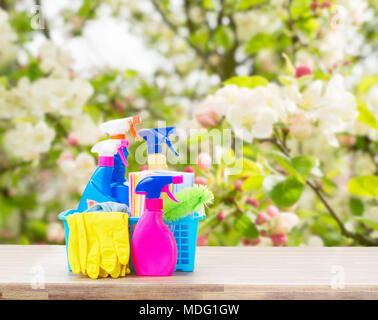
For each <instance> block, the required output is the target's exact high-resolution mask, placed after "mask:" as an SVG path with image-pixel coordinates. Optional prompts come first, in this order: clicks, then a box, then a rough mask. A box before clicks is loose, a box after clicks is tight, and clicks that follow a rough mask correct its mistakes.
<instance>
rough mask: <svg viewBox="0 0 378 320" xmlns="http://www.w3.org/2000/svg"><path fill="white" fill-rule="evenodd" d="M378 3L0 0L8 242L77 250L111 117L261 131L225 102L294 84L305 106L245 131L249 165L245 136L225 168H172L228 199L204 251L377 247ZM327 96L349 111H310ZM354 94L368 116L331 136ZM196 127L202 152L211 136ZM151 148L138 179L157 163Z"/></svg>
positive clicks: (215, 208)
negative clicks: (74, 243)
mask: <svg viewBox="0 0 378 320" xmlns="http://www.w3.org/2000/svg"><path fill="white" fill-rule="evenodd" d="M377 10H378V2H377V1H376V0H358V1H356V0H339V1H337V0H332V1H325V0H276V1H266V0H119V1H118V0H109V1H107V0H103V1H98V0H71V1H68V0H57V1H48V0H46V1H13V0H0V133H1V134H0V243H18V244H34V243H35V244H36V243H51V244H56V243H58V244H63V243H64V230H63V225H62V223H61V222H60V221H58V220H57V215H58V213H60V212H61V211H63V210H66V209H70V208H74V207H76V206H77V203H78V201H79V199H80V195H81V192H82V191H83V189H84V187H85V186H86V183H87V182H88V179H89V178H90V176H91V174H92V173H93V171H94V169H95V167H96V161H97V160H96V157H95V155H94V154H91V153H90V148H91V146H92V145H93V144H94V143H95V142H97V141H98V140H99V139H101V138H104V136H102V135H101V133H100V132H99V130H98V124H99V123H101V122H102V121H106V120H110V119H116V118H121V117H126V116H132V115H140V116H141V117H142V119H143V123H142V125H143V127H151V126H156V125H157V124H158V123H159V121H160V122H164V123H166V124H167V125H174V126H177V127H180V128H183V129H188V128H192V129H193V128H197V129H212V128H215V129H230V130H232V132H234V131H235V128H237V127H238V126H239V125H240V126H241V127H243V128H244V129H246V128H248V125H251V124H250V123H246V121H244V120H245V119H247V118H242V119H235V117H232V115H227V116H224V115H222V114H221V112H219V109H217V110H215V109H214V107H215V106H218V105H219V104H221V103H222V101H223V100H222V101H221V102H220V100H219V99H218V98H219V97H221V98H222V99H223V98H224V97H225V96H226V98H227V99H228V100H227V101H229V103H231V104H232V102H230V101H231V100H232V99H233V98H232V95H233V93H232V90H240V88H245V87H246V88H249V89H250V90H254V89H255V88H256V87H258V88H262V87H264V88H269V92H268V91H266V92H265V91H264V92H265V93H266V94H267V97H266V99H265V98H264V99H265V100H264V103H265V104H269V103H271V104H272V105H273V106H274V107H275V104H281V103H282V104H284V103H283V102H282V101H281V100H280V101H278V100H277V99H281V97H282V94H283V92H285V94H287V92H288V91H289V90H288V89H292V91H290V92H291V93H290V94H291V96H290V97H292V98H291V100H290V102H291V103H292V104H293V105H295V106H294V107H295V110H297V109H301V113H297V114H296V115H295V116H294V112H293V115H290V112H288V114H289V117H288V118H285V120H282V119H281V120H280V121H276V122H275V124H274V127H273V128H272V124H271V123H270V127H271V128H272V130H273V129H274V133H272V132H273V131H272V132H269V133H268V134H267V136H266V137H265V136H264V134H262V135H261V134H260V135H256V134H255V135H254V137H255V139H249V138H248V139H243V138H240V137H238V135H236V137H235V136H234V137H233V138H234V139H236V140H237V139H239V140H240V139H241V140H242V141H243V147H242V151H243V157H242V158H240V159H237V157H236V155H235V145H237V143H233V144H232V145H231V147H229V148H223V149H222V148H221V150H220V153H221V161H220V162H219V163H215V162H214V161H213V159H214V155H213V154H211V153H209V152H208V151H206V150H202V152H200V153H199V155H198V157H197V158H196V159H195V161H194V163H186V164H185V163H183V164H179V165H177V166H172V167H173V168H176V169H177V170H182V171H183V170H185V171H188V172H194V173H195V176H196V183H198V184H204V185H207V186H208V187H209V189H210V190H212V191H213V192H214V194H215V201H214V204H213V205H212V206H210V207H209V208H208V209H207V211H206V213H207V218H206V219H205V220H204V221H202V222H201V223H200V229H199V238H198V245H221V246H224V245H228V246H235V245H244V246H255V245H259V246H260V245H267V246H272V245H276V246H282V245H290V246H299V245H302V246H323V245H324V246H344V245H378V240H377V238H378V231H377V230H378V191H377V185H378V182H377V179H378V177H377V175H378V158H377V150H378V134H377V129H378V121H377V117H378V35H377V30H378V11H377ZM335 75H339V76H340V78H341V77H342V80H343V86H341V85H340V84H339V82H337V81H338V80H337V81H336V80H331V79H336V78H333V76H335ZM337 79H339V78H337ZM321 83H322V84H324V86H325V87H326V88H328V89H326V91H324V90H323V91H324V92H323V91H322V90H321V89H319V87H317V86H318V85H319V86H320V84H321ZM222 85H226V86H225V87H223V88H224V89H226V90H223V91H219V90H220V88H222ZM227 85H228V86H227ZM236 88H238V89H236ZM296 89H297V91H295V94H297V95H298V98H297V97H296V98H294V95H295V94H293V92H294V91H293V90H296ZM264 90H268V89H264ZM209 95H210V98H209ZM351 95H353V103H350V101H351V100H350V99H352V98H351ZM206 97H207V98H206ZM318 97H321V99H322V103H321V104H319V105H317V106H320V105H321V106H322V107H323V106H326V105H327V103H328V105H330V104H332V103H333V104H335V105H336V107H337V108H341V109H337V110H336V109H335V108H334V109H332V110H331V109H324V110H323V111H322V114H323V115H326V116H327V114H329V118H328V119H327V121H328V122H327V121H325V120H324V121H323V122H322V118H321V115H314V114H315V113H311V117H312V118H309V119H307V118H306V112H308V114H310V112H312V111H313V110H312V108H313V107H312V106H315V105H316V104H315V102H314V101H316V99H317V98H318ZM212 99H213V100H212ZM214 99H215V100H214ZM216 99H218V100H216ZM285 99H286V100H285V103H286V102H288V99H287V97H286V98H285ZM325 99H328V100H325ZM268 101H269V102H268ZM325 101H326V102H325ZM354 101H355V105H354ZM344 103H345V104H350V105H351V107H352V108H355V110H356V117H354V118H353V121H352V122H353V123H349V122H351V121H349V120H348V121H349V122H348V126H342V129H334V130H333V129H332V130H333V131H332V133H335V135H334V136H332V139H333V138H334V139H335V141H334V142H333V143H331V145H329V144H328V143H327V140H328V141H330V140H331V138H330V136H329V135H328V136H327V134H329V130H330V129H329V128H331V127H332V128H334V126H335V123H336V122H337V123H338V120H339V119H338V118H337V117H338V115H339V114H340V113H343V109H342V107H343V104H344ZM294 107H293V108H294ZM285 108H286V107H285ZM314 108H315V107H314ZM314 108H313V109H314ZM319 108H320V107H319ZM247 109H248V108H247ZM288 109H289V107H287V110H288ZM335 110H336V111H335ZM340 110H341V111H340ZM295 112H297V111H295ZM333 112H334V113H333ZM236 114H237V111H236ZM234 115H235V114H234ZM334 116H335V117H334ZM290 117H291V118H290ZM314 119H315V120H314ZM345 119H346V118H345V117H344V118H343V121H344V120H345ZM267 121H268V120H267ZM340 121H341V120H340ZM268 122H269V121H268ZM345 122H346V120H345ZM252 126H253V125H252ZM267 126H268V127H269V125H267ZM308 130H310V131H311V132H308ZM199 132H201V133H199V134H196V135H194V136H191V137H189V138H188V141H187V146H188V148H189V149H190V145H191V143H194V142H198V141H206V140H209V134H208V131H207V130H202V131H199ZM318 133H319V134H318ZM310 135H311V137H310ZM324 137H326V138H324ZM139 145H140V143H136V142H134V143H133V144H132V146H131V147H130V157H129V167H128V170H129V172H131V171H137V170H143V169H145V168H146V167H145V165H144V164H141V163H137V162H136V161H135V159H134V157H133V152H134V151H135V149H136V148H137V147H138V146H139ZM289 150H291V151H292V153H291V154H289V152H288V151H289ZM293 157H294V158H293ZM238 161H239V162H240V163H241V164H242V170H241V171H240V172H239V173H237V174H231V175H230V174H228V173H227V172H228V171H227V170H228V169H229V166H231V165H235V163H236V162H238ZM272 173H274V174H276V175H281V176H282V179H281V180H280V179H278V180H277V179H276V180H275V179H272V176H271V174H272ZM284 179H285V180H284Z"/></svg>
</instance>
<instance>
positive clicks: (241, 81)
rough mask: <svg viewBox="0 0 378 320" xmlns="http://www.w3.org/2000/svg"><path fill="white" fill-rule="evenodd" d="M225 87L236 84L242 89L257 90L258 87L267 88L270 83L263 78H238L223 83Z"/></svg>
mask: <svg viewBox="0 0 378 320" xmlns="http://www.w3.org/2000/svg"><path fill="white" fill-rule="evenodd" d="M223 84H224V85H229V84H234V85H236V86H238V87H239V88H240V87H246V88H249V89H253V88H256V87H258V86H262V87H265V86H267V85H268V84H269V81H268V80H266V79H265V78H264V77H261V76H251V77H247V76H236V77H232V78H230V79H228V80H226V81H224V82H223Z"/></svg>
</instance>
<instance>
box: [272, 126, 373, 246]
mask: <svg viewBox="0 0 378 320" xmlns="http://www.w3.org/2000/svg"><path fill="white" fill-rule="evenodd" d="M284 134H285V133H284ZM285 139H286V138H285ZM285 139H284V140H283V141H281V140H280V139H277V138H272V139H266V140H265V141H269V142H271V143H273V144H274V145H275V146H276V147H277V148H278V149H280V151H281V152H282V153H284V154H285V155H286V156H287V157H290V150H289V149H288V148H287V147H286V143H285V142H284V141H285ZM306 184H307V185H308V186H309V187H310V188H311V189H312V190H313V191H314V192H315V194H316V195H317V197H318V198H319V200H320V201H321V202H322V203H323V205H324V206H325V208H326V209H327V211H328V212H329V214H330V215H331V216H332V218H333V219H334V220H335V221H336V223H337V225H338V226H339V229H340V231H341V234H342V235H344V236H345V237H347V238H350V239H353V240H355V241H356V242H358V243H359V244H362V245H365V246H378V239H371V238H369V237H366V236H364V235H363V234H359V233H355V232H351V231H349V230H348V229H347V228H346V227H345V225H344V223H343V221H342V220H341V219H340V218H339V216H338V215H337V213H336V212H335V210H334V209H333V208H332V207H331V205H330V204H329V203H328V201H327V199H326V198H325V195H324V194H323V193H322V191H321V189H320V188H319V187H318V186H317V185H316V184H315V183H314V182H312V181H310V180H309V179H306Z"/></svg>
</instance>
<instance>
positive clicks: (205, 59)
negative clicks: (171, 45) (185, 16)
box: [151, 0, 216, 72]
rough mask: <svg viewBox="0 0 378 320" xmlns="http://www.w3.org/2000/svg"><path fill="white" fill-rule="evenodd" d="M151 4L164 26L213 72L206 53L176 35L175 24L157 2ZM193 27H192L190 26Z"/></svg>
mask: <svg viewBox="0 0 378 320" xmlns="http://www.w3.org/2000/svg"><path fill="white" fill-rule="evenodd" d="M151 2H152V5H153V6H154V8H155V9H156V10H157V11H158V12H159V14H160V16H161V18H162V19H163V21H164V22H165V24H166V25H167V26H168V27H169V28H170V29H171V30H172V31H173V32H174V33H175V34H176V35H177V36H178V37H180V38H181V39H182V40H184V41H185V42H186V43H187V44H188V46H189V47H190V48H192V49H193V50H194V51H195V52H196V53H197V55H198V56H199V57H200V58H201V59H202V61H203V63H204V65H205V66H206V67H207V68H208V69H209V70H211V71H213V72H215V71H216V70H215V69H214V67H213V66H212V65H211V63H210V62H209V59H208V58H209V54H208V53H207V52H204V51H202V50H201V49H200V48H198V47H197V46H196V45H194V44H193V42H192V41H191V40H190V39H189V38H187V37H184V36H181V35H180V34H178V32H177V31H178V26H177V25H176V24H174V23H173V22H172V21H171V20H170V19H169V18H168V17H167V15H166V14H165V12H164V11H163V9H162V8H161V7H160V5H159V4H158V1H157V0H151ZM192 27H193V26H192Z"/></svg>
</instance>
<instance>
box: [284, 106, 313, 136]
mask: <svg viewBox="0 0 378 320" xmlns="http://www.w3.org/2000/svg"><path fill="white" fill-rule="evenodd" d="M312 128H313V125H312V120H311V118H310V117H309V116H308V115H307V114H305V113H304V112H302V113H300V114H298V115H297V116H296V117H295V118H294V119H293V120H292V121H291V122H290V127H289V129H290V133H291V135H292V136H293V137H294V139H296V140H297V141H304V140H306V139H308V138H309V137H310V136H311V134H312Z"/></svg>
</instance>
